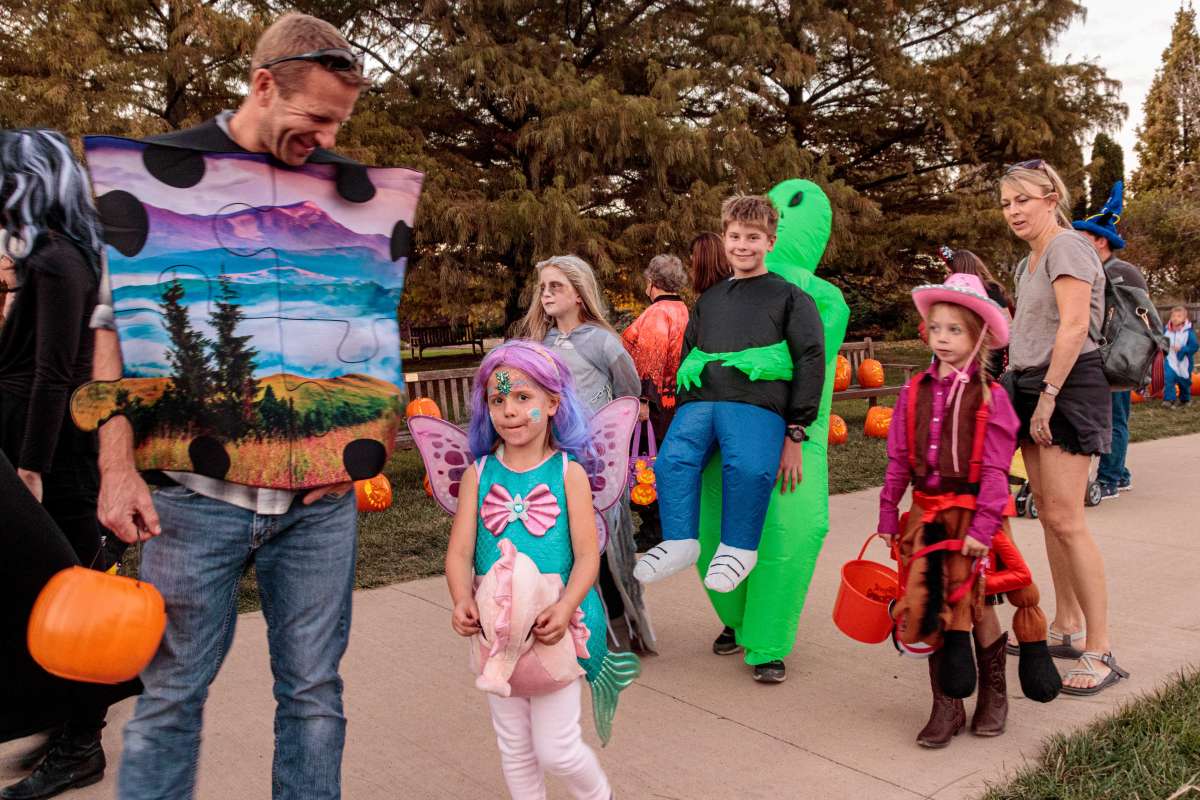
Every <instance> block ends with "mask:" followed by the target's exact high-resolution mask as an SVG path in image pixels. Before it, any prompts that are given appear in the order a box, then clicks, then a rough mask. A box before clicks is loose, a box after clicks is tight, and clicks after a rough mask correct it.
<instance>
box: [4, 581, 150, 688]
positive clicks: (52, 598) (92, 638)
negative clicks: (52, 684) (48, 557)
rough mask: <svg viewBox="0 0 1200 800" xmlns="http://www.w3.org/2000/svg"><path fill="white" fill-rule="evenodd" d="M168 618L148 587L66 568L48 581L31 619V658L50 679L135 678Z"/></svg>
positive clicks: (111, 681)
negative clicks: (47, 673) (48, 674)
mask: <svg viewBox="0 0 1200 800" xmlns="http://www.w3.org/2000/svg"><path fill="white" fill-rule="evenodd" d="M166 627H167V614H166V609H165V606H164V605H163V599H162V595H161V594H159V593H158V590H157V589H155V588H154V587H153V586H152V585H150V584H149V583H146V582H145V581H138V580H134V579H133V578H126V577H123V576H120V575H109V574H108V573H104V572H98V571H96V570H91V569H86V568H84V567H78V566H77V567H68V568H67V569H64V570H62V571H61V572H59V573H58V574H56V575H55V576H54V577H52V578H51V579H50V580H49V581H48V582H47V583H46V585H45V586H44V587H42V591H41V593H40V594H39V595H38V598H37V601H36V602H35V603H34V604H33V611H32V612H31V613H30V615H29V628H28V633H27V641H28V643H29V654H30V655H31V656H33V660H34V661H36V662H37V663H38V665H39V666H41V668H42V669H44V670H46V671H47V672H49V673H50V674H51V675H57V676H58V677H60V678H67V679H69V680H74V681H86V682H88V683H107V684H116V683H123V682H125V681H128V680H131V679H133V678H135V677H137V675H138V673H140V672H141V671H142V670H143V669H144V668H145V666H146V665H147V664H149V663H150V659H152V658H154V654H155V653H156V652H157V651H158V645H159V642H160V641H162V635H163V631H164V630H165V629H166Z"/></svg>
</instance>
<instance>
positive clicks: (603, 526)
mask: <svg viewBox="0 0 1200 800" xmlns="http://www.w3.org/2000/svg"><path fill="white" fill-rule="evenodd" d="M596 538H597V539H598V540H599V543H600V553H601V554H603V553H604V548H606V547H608V522H606V521H605V519H604V515H603V514H601V513H600V512H599V511H597V512H596Z"/></svg>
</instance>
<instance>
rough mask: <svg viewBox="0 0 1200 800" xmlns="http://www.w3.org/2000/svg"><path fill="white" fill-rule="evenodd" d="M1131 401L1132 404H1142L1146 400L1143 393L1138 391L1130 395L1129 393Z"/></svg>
mask: <svg viewBox="0 0 1200 800" xmlns="http://www.w3.org/2000/svg"><path fill="white" fill-rule="evenodd" d="M1129 399H1130V401H1131V402H1134V403H1141V402H1142V401H1144V400H1145V399H1146V398H1144V397H1142V393H1141V392H1138V391H1133V392H1130V393H1129Z"/></svg>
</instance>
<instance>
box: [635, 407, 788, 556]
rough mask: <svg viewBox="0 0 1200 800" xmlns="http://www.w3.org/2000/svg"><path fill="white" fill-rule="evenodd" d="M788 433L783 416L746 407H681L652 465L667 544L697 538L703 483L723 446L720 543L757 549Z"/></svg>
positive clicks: (757, 408)
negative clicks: (706, 473) (712, 460)
mask: <svg viewBox="0 0 1200 800" xmlns="http://www.w3.org/2000/svg"><path fill="white" fill-rule="evenodd" d="M785 429H786V426H785V425H784V423H783V417H781V416H779V415H778V414H775V413H774V412H771V411H767V410H766V409H764V408H759V407H758V406H752V405H749V404H747V403H729V402H725V403H713V402H700V401H696V402H692V403H684V404H683V405H681V406H680V407H679V410H678V411H676V412H675V421H674V422H672V423H671V431H670V432H669V433H668V434H667V440H666V441H665V442H664V443H663V446H662V449H661V450H659V451H658V460H657V461H656V462H655V463H654V474H655V476H656V479H657V481H658V508H659V513H660V515H661V517H662V529H663V539H664V540H670V539H696V538H698V537H699V535H700V533H699V532H700V479H701V477H702V475H703V472H704V467H705V465H706V464H707V463H708V459H709V457H711V456H712V454H713V452H714V451H715V450H716V449H717V448H718V447H719V448H720V450H721V462H722V463H721V543H722V544H726V545H729V546H730V547H740V548H742V549H744V550H757V549H758V542H759V540H760V539H761V538H762V528H763V521H764V520H765V519H766V517H767V505H768V504H769V503H770V502H771V490H772V489H774V488H775V477H776V475H777V474H778V473H779V456H780V453H782V452H783V435H784V432H785Z"/></svg>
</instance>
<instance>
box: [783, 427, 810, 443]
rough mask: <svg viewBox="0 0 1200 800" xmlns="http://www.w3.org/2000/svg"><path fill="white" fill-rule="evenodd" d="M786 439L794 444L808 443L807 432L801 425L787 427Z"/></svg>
mask: <svg viewBox="0 0 1200 800" xmlns="http://www.w3.org/2000/svg"><path fill="white" fill-rule="evenodd" d="M787 437H788V438H789V439H791V440H792V441H793V442H795V443H796V444H800V443H801V442H807V441H808V431H806V430H804V426H803V425H788V426H787Z"/></svg>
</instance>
